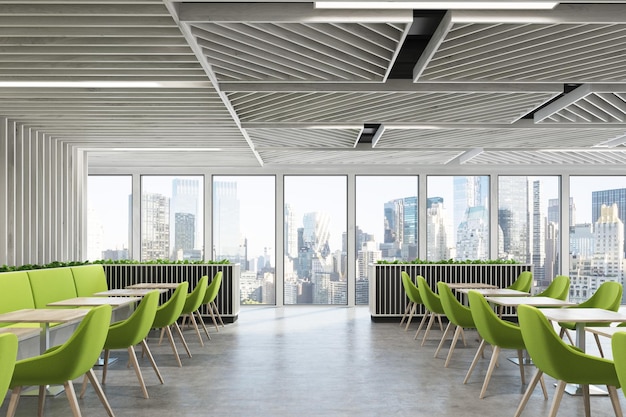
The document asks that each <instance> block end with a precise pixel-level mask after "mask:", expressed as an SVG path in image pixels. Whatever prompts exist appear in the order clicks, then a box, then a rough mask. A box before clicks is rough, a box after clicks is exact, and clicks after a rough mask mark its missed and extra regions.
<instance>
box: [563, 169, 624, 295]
mask: <svg viewBox="0 0 626 417" xmlns="http://www.w3.org/2000/svg"><path fill="white" fill-rule="evenodd" d="M570 196H571V198H572V199H571V201H570V271H569V273H570V279H571V287H570V299H571V301H575V302H580V301H584V300H586V299H588V298H589V297H591V296H592V295H593V294H594V293H595V291H596V289H597V288H598V287H599V286H600V285H601V284H602V283H603V282H606V281H617V282H620V283H623V279H624V265H625V262H624V257H625V253H624V219H625V218H626V177H578V176H576V177H570Z"/></svg>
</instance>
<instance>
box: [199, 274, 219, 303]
mask: <svg viewBox="0 0 626 417" xmlns="http://www.w3.org/2000/svg"><path fill="white" fill-rule="evenodd" d="M222 274H223V273H222V271H218V272H217V274H215V276H214V277H213V280H212V281H211V283H210V284H209V286H208V287H207V289H206V292H205V293H204V299H203V300H202V304H209V303H212V302H213V300H215V298H216V297H217V293H218V292H219V291H220V286H221V285H222Z"/></svg>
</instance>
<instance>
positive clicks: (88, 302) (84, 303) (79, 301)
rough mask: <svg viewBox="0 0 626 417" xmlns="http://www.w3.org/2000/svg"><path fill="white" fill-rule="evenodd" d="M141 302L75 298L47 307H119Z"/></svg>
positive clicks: (104, 298) (128, 299)
mask: <svg viewBox="0 0 626 417" xmlns="http://www.w3.org/2000/svg"><path fill="white" fill-rule="evenodd" d="M139 300H141V297H76V298H68V299H67V300H61V301H55V302H54V303H49V304H48V305H49V306H66V307H68V306H74V307H93V306H101V305H110V306H112V307H119V306H122V305H126V304H131V303H134V302H135V301H139Z"/></svg>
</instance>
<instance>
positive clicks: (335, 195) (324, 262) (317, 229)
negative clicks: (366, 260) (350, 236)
mask: <svg viewBox="0 0 626 417" xmlns="http://www.w3.org/2000/svg"><path fill="white" fill-rule="evenodd" d="M284 192H285V207H284V217H285V221H284V236H285V237H284V239H285V244H284V248H285V252H284V262H285V264H284V268H285V278H284V303H285V304H347V302H348V297H347V295H348V291H347V276H346V253H347V248H346V247H345V246H346V245H345V244H344V242H345V239H343V238H344V236H345V233H346V231H347V202H346V201H347V178H346V177H345V176H315V177H312V176H311V177H309V176H285V191H284Z"/></svg>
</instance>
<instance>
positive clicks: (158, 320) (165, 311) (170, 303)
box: [152, 281, 189, 329]
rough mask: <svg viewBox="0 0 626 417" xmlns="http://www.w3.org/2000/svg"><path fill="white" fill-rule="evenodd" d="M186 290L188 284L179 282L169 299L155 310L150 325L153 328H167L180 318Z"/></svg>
mask: <svg viewBox="0 0 626 417" xmlns="http://www.w3.org/2000/svg"><path fill="white" fill-rule="evenodd" d="M188 288H189V283H188V282H187V281H185V282H181V283H180V284H179V285H178V287H176V289H175V290H174V292H173V293H172V296H171V297H170V299H169V300H167V301H166V302H164V303H163V304H161V306H159V308H157V311H156V314H155V316H154V323H152V327H153V328H155V329H160V328H161V327H166V326H169V325H171V324H173V323H174V322H175V321H176V320H177V319H178V317H180V314H181V312H182V311H183V307H184V306H185V298H186V297H187V289H188Z"/></svg>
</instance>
